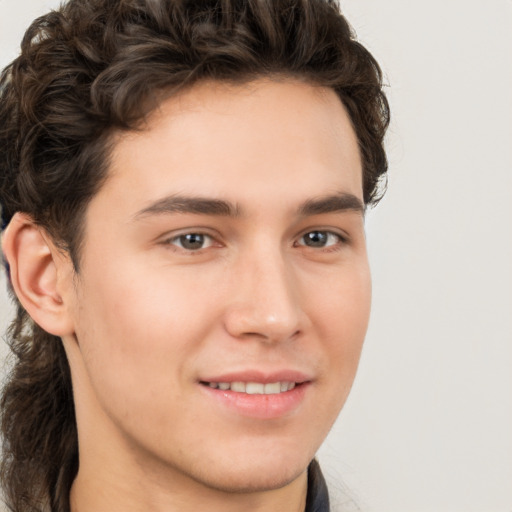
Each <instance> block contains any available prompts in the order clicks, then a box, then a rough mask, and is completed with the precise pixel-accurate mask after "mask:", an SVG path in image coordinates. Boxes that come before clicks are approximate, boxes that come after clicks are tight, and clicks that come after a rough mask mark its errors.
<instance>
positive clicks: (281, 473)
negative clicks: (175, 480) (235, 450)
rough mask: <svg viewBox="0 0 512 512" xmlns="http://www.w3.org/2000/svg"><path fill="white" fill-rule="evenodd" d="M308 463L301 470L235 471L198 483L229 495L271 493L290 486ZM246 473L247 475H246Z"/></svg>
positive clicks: (207, 478) (213, 476)
mask: <svg viewBox="0 0 512 512" xmlns="http://www.w3.org/2000/svg"><path fill="white" fill-rule="evenodd" d="M308 465H309V462H308V463H307V464H306V465H305V466H304V467H301V468H294V469H293V470H290V468H283V469H281V470H277V471H276V470H275V469H272V470H270V471H269V469H268V468H266V471H263V472H260V471H254V470H249V471H247V472H245V471H235V472H233V474H224V475H211V474H208V475H205V479H204V480H203V479H202V478H201V479H200V483H202V484H203V485H206V486H207V487H209V488H210V489H212V490H216V491H221V492H226V493H231V494H250V493H257V492H265V491H273V490H276V489H281V488H283V487H286V486H287V485H289V484H291V483H292V482H293V481H294V480H296V479H297V478H299V477H300V476H301V475H302V474H303V473H304V471H306V469H307V467H308ZM246 473H247V474H246Z"/></svg>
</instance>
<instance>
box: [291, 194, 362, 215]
mask: <svg viewBox="0 0 512 512" xmlns="http://www.w3.org/2000/svg"><path fill="white" fill-rule="evenodd" d="M365 210H366V208H365V206H364V204H363V202H362V201H361V199H359V198H358V197H357V196H355V195H354V194H349V193H346V192H343V193H340V194H334V195H330V196H325V197H320V198H318V199H308V200H307V201H306V202H304V203H302V205H300V207H299V215H302V216H304V217H307V216H311V215H322V214H325V213H336V212H344V211H353V212H356V213H360V214H361V215H363V216H364V213H365Z"/></svg>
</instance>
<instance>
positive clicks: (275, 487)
mask: <svg viewBox="0 0 512 512" xmlns="http://www.w3.org/2000/svg"><path fill="white" fill-rule="evenodd" d="M4 251H5V253H6V255H7V258H8V260H9V263H10V265H11V272H12V276H11V277H12V281H13V285H14V287H15V290H16V293H17V294H18V296H19V297H20V300H21V301H22V303H23V304H24V306H25V307H26V308H27V310H28V311H29V313H30V314H31V315H32V317H33V318H34V320H35V321H36V322H38V323H39V324H40V325H42V326H43V327H44V328H45V329H46V330H48V331H49V332H52V333H53V334H56V335H59V336H61V337H62V339H63V343H64V346H65V349H66V353H67V356H68V359H69V363H70V367H71V373H72V378H73V386H74V396H75V403H76V415H77V423H78V435H79V443H80V454H79V457H80V469H79V472H78V476H77V478H76V481H75V483H74V485H73V488H72V494H71V505H72V511H73V512H87V511H91V510H94V511H95V512H107V511H108V512H116V511H119V512H121V511H122V512H131V511H133V512H135V511H137V512H147V511H155V512H160V511H162V512H163V511H166V512H172V511H180V512H187V511H197V510H208V511H209V512H216V511H223V512H226V511H228V512H229V511H237V512H238V511H240V510H245V511H262V510H265V511H279V512H285V511H294V512H295V511H300V510H304V506H305V498H306V485H307V471H306V469H307V466H308V464H309V462H310V461H311V459H312V458H313V457H314V455H315V453H316V451H317V450H318V448H319V446H320V444H321V443H322V441H323V440H324V438H325V436H326V435H327V433H328V431H329V429H330V428H331V426H332V424H333V422H334V421H335V419H336V417H337V415H338V413H339V411H340V410H341V408H342V406H343V404H344V402H345V400H346V397H347V395H348V393H349V390H350V387H351V385H352V382H353V379H354V376H355V372H356V368H357V364H358V361H359V356H360V351H361V347H362V344H363V340H364V336H365V333H366V329H367V323H368V317H369V311H370V296H371V286H370V273H369V268H368V261H367V254H366V242H365V234H364V208H363V192H362V170H361V161H360V155H359V150H358V143H357V139H356V136H355V134H354V130H353V128H352V126H351V123H350V121H349V118H348V116H347V113H346V111H345V109H344V107H343V105H342V103H341V101H340V100H339V98H338V97H337V95H336V94H335V93H334V91H332V90H330V89H326V88H322V87H317V86H313V85H310V84H307V83H304V82H300V81H295V80H292V79H289V80H284V79H281V80H270V79H267V80H263V79H261V80H257V81H254V82H251V83H248V84H243V85H227V84H223V83H216V82H214V83H212V82H209V83H200V84H198V85H195V86H194V87H192V88H191V89H189V90H187V91H185V92H182V93H180V95H179V96H174V97H171V98H168V99H165V100H164V101H162V103H161V105H160V107H159V109H158V110H157V111H155V112H153V113H152V114H151V116H150V117H149V118H148V120H147V122H146V124H145V125H144V126H142V129H141V130H140V131H138V132H124V133H119V134H117V135H115V141H114V149H113V153H112V159H111V164H110V169H109V177H108V179H107V181H106V182H105V184H104V185H103V187H102V188H101V189H100V191H99V192H98V193H97V195H96V196H95V197H94V198H93V199H92V201H91V202H90V204H89V206H88V209H87V213H86V218H85V238H84V244H83V247H82V252H81V254H80V269H79V273H78V274H75V273H74V271H73V267H72V265H71V262H70V259H69V257H68V256H67V255H66V254H62V253H61V252H60V251H58V250H57V249H56V248H55V246H54V245H53V243H52V241H51V239H50V237H49V236H48V235H46V233H45V232H44V230H42V229H40V228H38V227H36V226H35V225H34V224H33V223H32V222H31V220H30V218H28V217H27V216H25V215H23V214H17V215H16V216H15V218H14V219H13V221H12V222H11V225H10V226H9V228H8V230H7V232H6V234H5V236H4ZM284 371H288V372H289V371H293V372H296V373H299V374H300V375H303V376H304V380H305V381H306V382H305V384H303V385H304V386H305V387H304V388H303V390H304V393H303V396H302V398H301V399H300V400H299V401H298V403H297V404H295V405H294V406H293V407H292V408H291V409H290V410H286V411H285V412H284V413H282V414H277V416H275V417H270V418H267V417H254V416H251V415H246V414H245V413H244V412H243V411H240V410H238V409H237V408H236V407H234V408H233V407H226V406H225V404H224V403H222V401H218V400H215V399H213V398H212V394H211V393H210V392H209V391H207V390H206V387H205V384H204V382H205V381H207V380H208V379H210V378H213V377H214V376H222V375H227V374H229V373H233V372H235V373H242V374H243V373H244V372H245V373H247V372H256V373H261V374H262V375H263V376H265V375H271V374H272V375H273V374H279V373H280V372H281V373H283V372H284Z"/></svg>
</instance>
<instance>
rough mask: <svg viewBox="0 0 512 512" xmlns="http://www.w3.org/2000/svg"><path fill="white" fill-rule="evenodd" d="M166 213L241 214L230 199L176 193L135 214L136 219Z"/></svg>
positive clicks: (235, 215)
mask: <svg viewBox="0 0 512 512" xmlns="http://www.w3.org/2000/svg"><path fill="white" fill-rule="evenodd" d="M166 213H195V214H199V215H218V216H222V217H238V216H239V215H240V211H239V208H238V206H237V205H234V204H232V203H230V202H228V201H223V200H221V199H210V198H204V197H188V196H179V195H175V196H169V197H164V198H163V199H160V200H158V201H156V202H154V203H152V204H150V205H149V206H147V207H146V208H143V209H142V210H140V211H139V212H137V213H136V214H135V215H134V219H135V220H138V219H140V218H144V217H147V216H150V215H160V214H166Z"/></svg>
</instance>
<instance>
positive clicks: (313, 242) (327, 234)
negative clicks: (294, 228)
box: [297, 231, 343, 249]
mask: <svg viewBox="0 0 512 512" xmlns="http://www.w3.org/2000/svg"><path fill="white" fill-rule="evenodd" d="M340 242H343V238H342V237H341V236H340V235H338V234H336V233H333V232H331V231H309V232H308V233H305V234H304V235H302V236H301V237H300V238H299V241H298V242H297V243H298V245H305V246H306V247H312V248H320V249H322V248H325V247H332V246H334V245H338V244H339V243H340Z"/></svg>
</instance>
